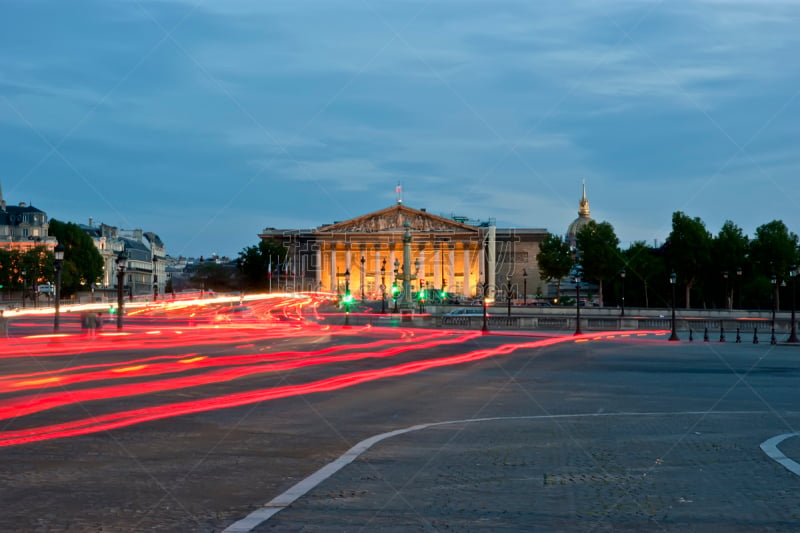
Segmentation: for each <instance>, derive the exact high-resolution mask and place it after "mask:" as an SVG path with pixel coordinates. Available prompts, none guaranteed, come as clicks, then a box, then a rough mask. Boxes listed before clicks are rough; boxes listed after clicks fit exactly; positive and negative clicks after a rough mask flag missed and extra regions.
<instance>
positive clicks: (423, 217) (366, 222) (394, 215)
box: [317, 204, 479, 234]
mask: <svg viewBox="0 0 800 533" xmlns="http://www.w3.org/2000/svg"><path fill="white" fill-rule="evenodd" d="M406 222H408V223H409V227H408V229H410V230H411V231H430V232H459V233H476V234H477V233H478V232H479V230H478V228H476V227H475V226H470V225H469V224H462V223H460V222H456V221H454V220H450V219H449V218H445V217H440V216H438V215H432V214H431V213H428V212H427V211H422V210H419V209H413V208H411V207H408V206H405V205H401V204H398V205H393V206H391V207H387V208H386V209H381V210H380V211H375V212H373V213H368V214H366V215H362V216H360V217H356V218H351V219H350V220H344V221H342V222H336V223H334V224H331V225H329V226H323V227H321V228H319V229H317V232H318V233H396V232H404V231H405V230H406V226H405V223H406Z"/></svg>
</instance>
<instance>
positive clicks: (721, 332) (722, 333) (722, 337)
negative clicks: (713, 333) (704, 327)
mask: <svg viewBox="0 0 800 533" xmlns="http://www.w3.org/2000/svg"><path fill="white" fill-rule="evenodd" d="M719 342H725V328H724V327H723V325H722V324H720V325H719Z"/></svg>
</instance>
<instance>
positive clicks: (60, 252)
mask: <svg viewBox="0 0 800 533" xmlns="http://www.w3.org/2000/svg"><path fill="white" fill-rule="evenodd" d="M53 257H54V259H55V267H56V314H55V316H54V317H53V331H55V332H58V326H59V324H58V319H59V311H60V308H59V304H60V302H61V267H62V266H63V264H64V246H63V245H62V244H61V243H60V242H59V243H58V244H56V247H55V249H54V250H53Z"/></svg>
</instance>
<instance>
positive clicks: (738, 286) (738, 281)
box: [736, 267, 742, 309]
mask: <svg viewBox="0 0 800 533" xmlns="http://www.w3.org/2000/svg"><path fill="white" fill-rule="evenodd" d="M736 291H737V292H738V294H737V297H738V298H739V305H738V306H737V307H738V308H739V309H741V308H742V267H736Z"/></svg>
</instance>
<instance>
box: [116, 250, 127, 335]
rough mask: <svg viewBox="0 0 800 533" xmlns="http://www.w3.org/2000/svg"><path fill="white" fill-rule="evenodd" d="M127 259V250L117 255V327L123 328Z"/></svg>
mask: <svg viewBox="0 0 800 533" xmlns="http://www.w3.org/2000/svg"><path fill="white" fill-rule="evenodd" d="M127 261H128V256H127V255H125V250H123V251H121V252H120V253H119V255H118V256H117V329H122V314H123V313H122V307H123V305H125V291H124V290H123V289H124V288H123V285H124V283H125V263H126V262H127Z"/></svg>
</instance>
